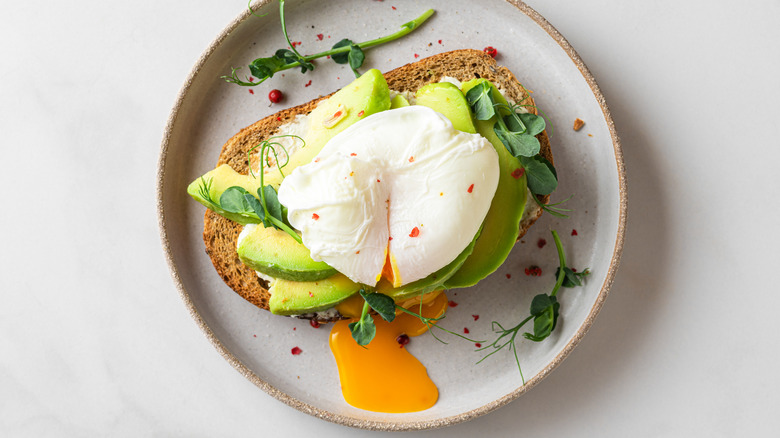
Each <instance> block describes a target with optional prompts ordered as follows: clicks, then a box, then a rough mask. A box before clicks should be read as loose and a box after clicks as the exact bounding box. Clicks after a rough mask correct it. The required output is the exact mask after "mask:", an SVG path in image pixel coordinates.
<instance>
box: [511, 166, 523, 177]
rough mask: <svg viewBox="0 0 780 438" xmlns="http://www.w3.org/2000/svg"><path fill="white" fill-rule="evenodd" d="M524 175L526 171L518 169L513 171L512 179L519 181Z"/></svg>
mask: <svg viewBox="0 0 780 438" xmlns="http://www.w3.org/2000/svg"><path fill="white" fill-rule="evenodd" d="M524 173H525V169H522V168H517V169H515V170H513V171H512V178H514V179H518V178H520V177H521V176H523V174H524Z"/></svg>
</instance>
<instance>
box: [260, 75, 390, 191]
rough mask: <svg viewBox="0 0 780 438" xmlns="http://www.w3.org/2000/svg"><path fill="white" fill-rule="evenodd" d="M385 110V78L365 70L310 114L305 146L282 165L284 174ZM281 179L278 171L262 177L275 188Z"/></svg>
mask: <svg viewBox="0 0 780 438" xmlns="http://www.w3.org/2000/svg"><path fill="white" fill-rule="evenodd" d="M388 109H390V89H389V88H387V81H385V77H384V76H382V73H381V72H380V71H379V70H377V69H371V70H368V71H367V72H365V73H363V74H362V75H361V76H360V77H359V78H357V79H355V80H354V81H353V82H352V83H351V84H349V85H347V86H346V87H344V88H342V89H341V90H339V91H337V92H336V93H335V94H333V95H332V96H330V97H329V98H328V99H327V100H325V101H323V102H322V103H320V104H319V105H318V106H317V108H315V109H314V110H313V111H312V112H311V114H309V129H308V132H306V135H305V137H304V141H305V144H304V146H303V148H301V149H300V150H299V151H298V152H296V153H295V154H293V156H292V157H290V161H289V162H288V163H287V165H286V166H284V173H285V174H288V175H289V174H290V172H292V171H293V170H294V169H295V168H296V167H298V166H302V165H304V164H308V163H310V162H311V160H313V159H314V157H315V156H317V154H318V153H320V151H321V150H322V148H323V146H325V143H327V142H328V140H330V139H331V138H333V137H334V136H335V135H336V134H338V133H339V132H341V131H343V130H345V129H347V127H349V126H351V125H352V124H354V123H355V122H357V121H358V120H361V119H364V118H366V117H368V116H370V115H371V114H374V113H378V112H380V111H385V110H388ZM336 114H338V116H336ZM282 179H283V177H282V176H281V175H280V174H279V173H277V172H274V173H271V174H269V175H266V176H265V181H266V184H272V185H274V186H278V185H279V184H281V182H282Z"/></svg>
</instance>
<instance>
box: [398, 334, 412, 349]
mask: <svg viewBox="0 0 780 438" xmlns="http://www.w3.org/2000/svg"><path fill="white" fill-rule="evenodd" d="M395 342H398V344H400V345H401V348H404V345H406V344H408V343H409V335H407V334H406V333H401V334H400V335H398V337H397V338H395Z"/></svg>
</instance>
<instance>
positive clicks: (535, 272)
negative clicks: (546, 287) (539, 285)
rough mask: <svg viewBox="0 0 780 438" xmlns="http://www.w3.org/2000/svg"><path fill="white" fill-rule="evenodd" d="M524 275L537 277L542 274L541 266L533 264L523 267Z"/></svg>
mask: <svg viewBox="0 0 780 438" xmlns="http://www.w3.org/2000/svg"><path fill="white" fill-rule="evenodd" d="M525 275H530V276H531V277H538V276H540V275H542V268H540V267H538V266H536V265H533V266H529V267H527V268H525Z"/></svg>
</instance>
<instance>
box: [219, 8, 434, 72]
mask: <svg viewBox="0 0 780 438" xmlns="http://www.w3.org/2000/svg"><path fill="white" fill-rule="evenodd" d="M250 10H251V8H250ZM433 12H434V11H433V9H428V10H427V11H425V12H423V13H422V15H420V16H419V17H417V18H415V19H414V20H412V21H409V22H406V23H404V24H402V25H401V29H400V30H399V31H397V32H395V33H392V34H390V35H387V36H384V37H380V38H376V39H373V40H369V41H364V42H362V43H355V42H353V41H352V40H350V39H346V38H345V39H342V40H341V41H339V42H337V43H336V44H334V45H333V47H332V48H331V49H330V50H326V51H324V52H320V53H315V54H312V55H303V54H301V53H300V52H299V51H298V49H297V48H296V47H295V46H296V45H295V44H293V43H292V42H291V41H290V37H289V35H288V33H287V23H286V22H285V19H284V0H279V18H280V20H281V22H282V33H283V34H284V39H285V40H286V41H287V45H288V47H289V49H279V50H277V51H276V52H275V53H274V54H273V56H270V57H267V58H257V59H255V60H254V61H252V62H251V63H250V64H249V71H250V73H251V74H252V75H253V76H255V77H256V78H257V79H258V80H257V81H252V80H251V78H249V77H246V78H245V79H241V78H239V77H238V73H237V72H238V70H240V67H239V68H233V69H232V72H231V74H230V76H222V79H224V80H225V81H227V82H230V83H233V84H237V85H241V86H244V87H252V86H255V85H258V84H261V83H263V82H265V81H266V80H268V79H270V78H272V77H273V76H274V74H275V73H278V72H280V71H284V70H289V69H291V68H296V67H300V68H301V73H306V72H307V71H309V70H312V71H313V70H314V68H315V65H314V63H313V62H312V61H313V60H315V59H318V58H324V57H326V56H330V58H331V59H332V60H333V61H334V62H336V63H337V64H349V67H350V68H351V69H352V71H353V72H354V73H355V76H356V77H359V76H360V73H359V72H358V68H360V67H361V66H362V65H363V61H365V57H366V56H365V53H363V50H364V49H368V48H371V47H374V46H378V45H380V44H384V43H388V42H390V41H394V40H397V39H398V38H401V37H403V36H404V35H406V34H408V33H410V32H412V31H413V30H415V29H417V28H418V27H420V26H421V25H422V24H423V23H424V22H425V21H426V20H428V18H430V17H431V15H433Z"/></svg>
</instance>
